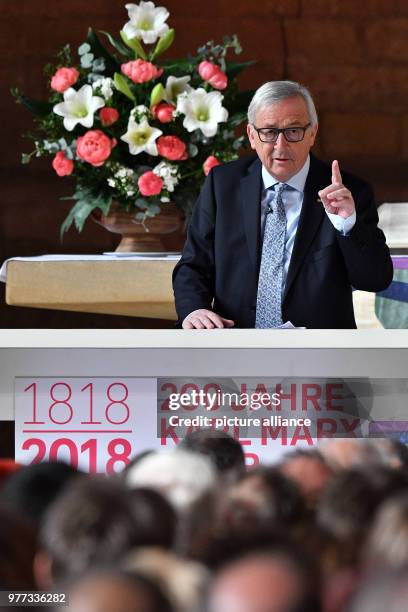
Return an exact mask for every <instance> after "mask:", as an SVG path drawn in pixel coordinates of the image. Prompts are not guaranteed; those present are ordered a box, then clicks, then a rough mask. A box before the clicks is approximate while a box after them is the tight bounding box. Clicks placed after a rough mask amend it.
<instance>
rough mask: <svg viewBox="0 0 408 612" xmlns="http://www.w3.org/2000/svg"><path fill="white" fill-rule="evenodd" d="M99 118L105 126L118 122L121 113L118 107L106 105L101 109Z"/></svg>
mask: <svg viewBox="0 0 408 612" xmlns="http://www.w3.org/2000/svg"><path fill="white" fill-rule="evenodd" d="M99 119H100V120H101V123H102V125H103V126H104V127H108V126H110V125H113V124H114V123H116V121H117V120H118V119H119V113H118V111H117V110H116V108H111V107H110V106H105V108H102V109H101V110H100V111H99Z"/></svg>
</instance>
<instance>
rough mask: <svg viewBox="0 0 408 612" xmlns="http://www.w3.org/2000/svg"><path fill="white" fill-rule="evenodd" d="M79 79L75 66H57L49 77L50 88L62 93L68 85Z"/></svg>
mask: <svg viewBox="0 0 408 612" xmlns="http://www.w3.org/2000/svg"><path fill="white" fill-rule="evenodd" d="M78 79H79V72H78V70H77V69H76V68H58V70H57V72H56V73H55V74H54V76H53V77H52V79H51V89H54V90H55V91H58V93H64V91H66V90H67V89H69V87H72V85H74V83H76V82H77V80H78Z"/></svg>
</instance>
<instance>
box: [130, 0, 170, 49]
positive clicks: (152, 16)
mask: <svg viewBox="0 0 408 612" xmlns="http://www.w3.org/2000/svg"><path fill="white" fill-rule="evenodd" d="M125 6H126V8H127V11H128V14H129V21H128V22H127V23H126V24H125V25H124V27H123V31H124V33H125V35H126V36H127V38H129V39H130V40H131V39H132V38H139V39H140V38H142V39H143V42H144V43H146V44H152V43H154V42H156V40H157V39H158V38H160V37H161V36H163V34H164V33H165V32H167V30H168V29H169V26H168V25H167V23H164V22H165V21H166V19H167V17H168V16H169V15H170V13H169V11H168V10H167V9H166V8H164V6H157V7H156V6H155V5H154V4H153V2H141V3H140V4H126V5H125Z"/></svg>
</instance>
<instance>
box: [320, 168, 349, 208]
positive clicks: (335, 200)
mask: <svg viewBox="0 0 408 612" xmlns="http://www.w3.org/2000/svg"><path fill="white" fill-rule="evenodd" d="M319 196H320V199H321V201H322V202H323V206H324V207H325V209H326V211H327V212H328V213H332V214H334V215H339V217H343V219H347V217H351V215H352V214H353V213H354V211H355V209H356V205H355V204H354V199H353V196H352V195H351V192H350V191H349V190H348V189H347V187H344V185H343V181H342V178H341V174H340V168H339V162H338V161H337V160H336V159H335V160H334V162H333V163H332V184H331V185H329V186H328V187H326V188H325V189H322V190H321V191H319Z"/></svg>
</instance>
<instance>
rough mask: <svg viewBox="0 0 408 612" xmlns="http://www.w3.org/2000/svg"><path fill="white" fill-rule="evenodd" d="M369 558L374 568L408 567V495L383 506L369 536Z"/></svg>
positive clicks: (368, 562) (399, 496) (369, 562)
mask: <svg viewBox="0 0 408 612" xmlns="http://www.w3.org/2000/svg"><path fill="white" fill-rule="evenodd" d="M365 559H366V562H367V564H368V565H369V566H373V567H376V566H379V567H381V566H385V567H386V568H387V567H388V568H395V569H397V568H399V567H402V566H405V565H408V492H405V493H403V494H401V495H398V496H396V497H392V498H391V499H388V500H386V501H385V502H384V504H383V505H382V506H381V507H380V509H379V511H378V513H377V515H376V518H375V521H374V523H373V526H372V528H371V530H370V533H369V536H368V541H367V546H366V550H365Z"/></svg>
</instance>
